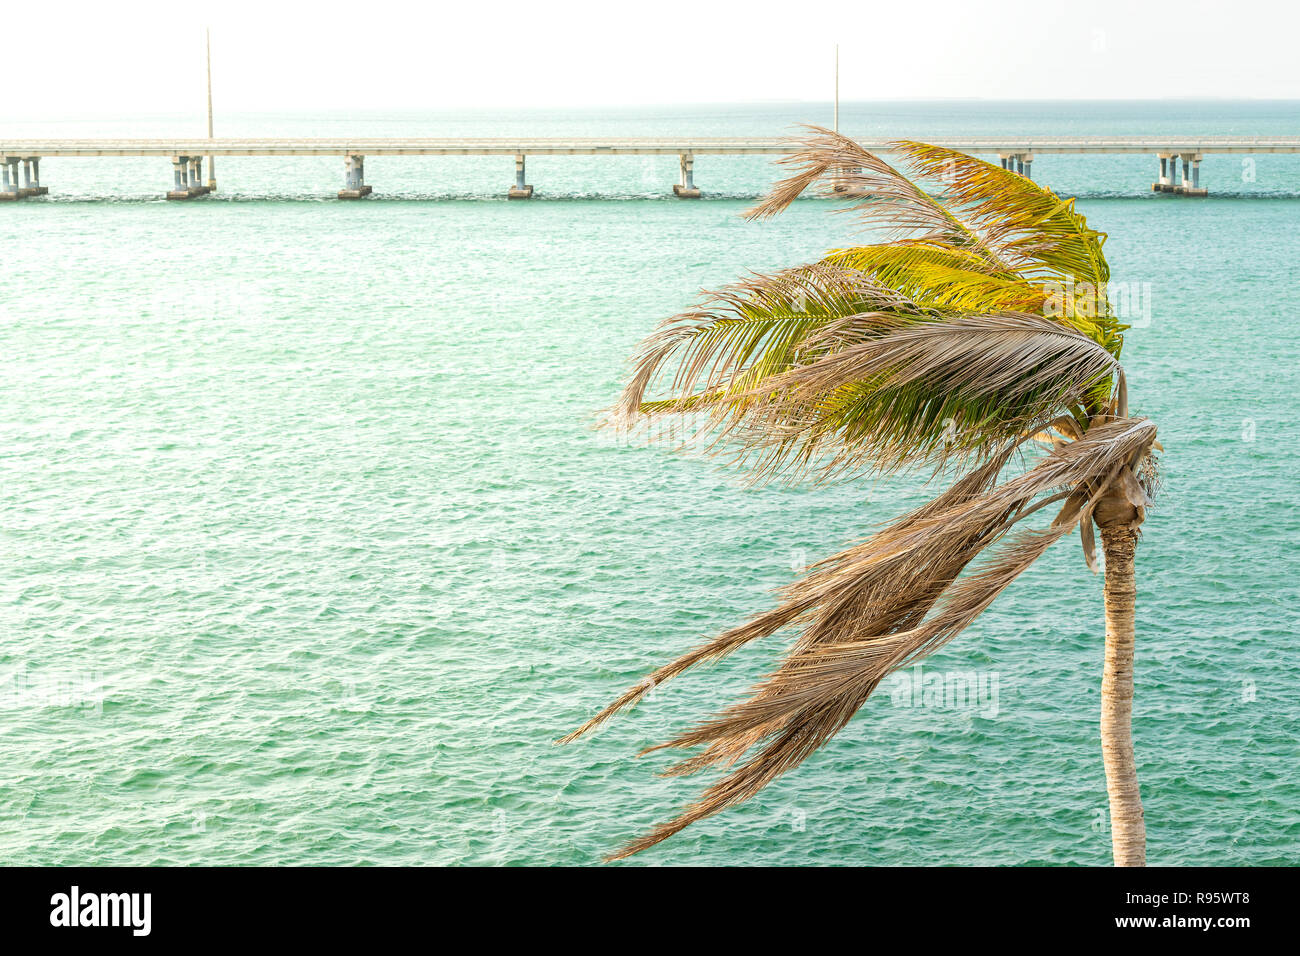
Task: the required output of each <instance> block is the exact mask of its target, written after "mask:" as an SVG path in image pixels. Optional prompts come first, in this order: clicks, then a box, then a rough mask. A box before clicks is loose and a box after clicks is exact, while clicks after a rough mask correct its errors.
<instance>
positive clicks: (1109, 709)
mask: <svg viewBox="0 0 1300 956" xmlns="http://www.w3.org/2000/svg"><path fill="white" fill-rule="evenodd" d="M1137 538H1138V532H1137V529H1136V528H1133V527H1129V526H1128V525H1126V524H1117V525H1112V526H1110V527H1108V528H1102V529H1101V542H1102V548H1103V550H1104V553H1105V555H1106V666H1105V670H1104V671H1103V672H1102V678H1101V756H1102V762H1103V763H1104V764H1105V766H1106V791H1107V792H1108V793H1109V795H1110V835H1111V847H1112V850H1113V852H1114V854H1115V865H1116V866H1146V859H1147V850H1146V840H1147V831H1146V823H1145V822H1144V821H1143V819H1142V797H1141V794H1139V793H1138V779H1137V765H1136V763H1135V762H1134V759H1133V730H1132V716H1133V603H1134V598H1135V597H1136V596H1137V584H1136V582H1135V579H1134V575H1133V553H1134V552H1135V551H1136V550H1137Z"/></svg>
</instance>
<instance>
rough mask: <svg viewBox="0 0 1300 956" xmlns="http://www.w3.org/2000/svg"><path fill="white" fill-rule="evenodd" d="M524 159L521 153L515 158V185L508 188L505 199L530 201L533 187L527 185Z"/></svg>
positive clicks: (526, 170)
mask: <svg viewBox="0 0 1300 956" xmlns="http://www.w3.org/2000/svg"><path fill="white" fill-rule="evenodd" d="M525 163H526V157H525V156H524V155H523V153H519V154H517V155H516V156H515V184H514V185H513V186H511V187H510V191H509V192H508V193H506V198H507V199H532V198H533V187H532V186H530V185H528V183H527V179H528V169H527V166H526V165H525Z"/></svg>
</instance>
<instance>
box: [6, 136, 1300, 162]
mask: <svg viewBox="0 0 1300 956" xmlns="http://www.w3.org/2000/svg"><path fill="white" fill-rule="evenodd" d="M859 142H861V143H862V145H863V146H865V147H867V148H868V149H875V150H887V148H888V141H887V140H860V141H859ZM940 142H941V143H942V144H943V145H945V146H948V147H951V148H953V149H958V150H961V151H962V152H965V153H1001V154H1011V153H1038V154H1046V153H1171V154H1172V153H1300V139H1231V138H1223V137H1202V138H1190V139H1155V138H1148V137H1133V138H1114V139H1083V138H1080V139H1051V140H1044V139H1022V140H1017V139H997V140H993V139H944V140H940ZM791 149H792V142H791V141H790V140H787V139H775V138H736V137H703V138H701V137H692V138H672V137H608V138H599V137H591V138H560V137H553V138H546V139H536V138H532V139H510V138H506V137H495V138H481V139H449V138H428V139H411V138H405V139H393V138H367V137H357V138H348V139H343V138H326V139H280V138H264V139H232V138H217V139H51V140H35V139H11V140H0V156H42V157H50V156H346V155H364V156H497V155H528V156H558V155H576V156H603V155H617V154H640V155H656V154H662V155H669V154H672V155H683V154H684V155H696V156H700V155H746V154H750V155H752V154H771V155H779V154H782V153H788V152H790V151H791Z"/></svg>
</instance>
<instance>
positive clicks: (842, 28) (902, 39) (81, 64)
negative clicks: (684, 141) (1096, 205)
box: [0, 0, 1300, 122]
mask: <svg viewBox="0 0 1300 956" xmlns="http://www.w3.org/2000/svg"><path fill="white" fill-rule="evenodd" d="M27 10H29V11H30V12H27V11H26V10H25V11H24V12H23V13H21V14H16V15H17V16H20V17H21V18H22V19H24V20H31V21H32V22H31V24H30V26H31V28H30V29H24V30H23V31H21V32H20V33H16V34H14V35H13V36H12V37H10V38H9V39H7V40H6V44H5V50H4V53H3V57H2V59H3V63H4V66H5V71H4V72H5V75H6V77H8V80H9V81H8V82H7V83H6V92H5V96H4V97H2V98H0V122H2V121H3V119H4V117H5V116H6V115H8V116H14V117H18V116H21V117H30V116H44V117H47V118H54V117H62V116H78V115H124V114H147V113H166V112H179V111H185V110H189V109H193V108H196V107H197V108H200V109H201V108H202V105H203V98H204V92H203V86H204V75H203V31H204V28H205V26H210V27H211V30H212V52H213V83H214V99H215V101H216V105H217V109H218V112H220V111H221V110H222V109H225V110H230V111H240V112H243V111H256V110H267V111H281V110H296V109H301V110H304V111H312V112H318V111H327V110H331V109H346V110H364V109H366V108H373V109H378V110H402V109H439V110H441V109H455V108H469V107H503V108H511V107H534V106H536V107H543V106H544V107H599V106H607V105H648V104H656V105H659V104H675V103H682V104H691V103H725V102H761V101H772V100H784V101H790V100H818V101H828V100H830V99H831V97H832V94H833V89H834V87H833V83H834V65H833V64H834V48H835V44H836V43H838V44H839V47H840V97H841V99H842V100H844V101H854V100H898V99H948V98H963V97H979V98H987V99H1158V98H1163V97H1177V98H1229V99H1254V98H1276V99H1300V70H1296V69H1295V68H1294V60H1293V56H1292V46H1293V44H1294V40H1295V36H1296V35H1297V32H1298V29H1297V28H1300V5H1297V4H1294V3H1292V2H1291V0H1272V2H1269V0H1239V2H1222V0H1184V2H1181V3H1142V2H1138V0H1091V2H1089V0H1077V2H1072V3H1068V2H1056V0H1038V2H1020V0H966V2H960V0H924V2H910V3H900V2H897V0H891V2H888V3H877V2H872V0H859V2H850V3H835V4H825V3H817V4H813V3H794V2H788V0H787V2H785V3H770V2H765V0H750V2H745V3H708V2H699V3H693V2H680V0H679V2H676V3H658V4H646V3H627V2H619V0H609V2H601V3H588V2H567V3H566V2H563V0H550V2H535V3H531V4H530V3H515V2H503V0H492V2H477V3H474V2H469V3H467V2H464V0H461V2H457V3H442V2H436V3H429V4H425V5H420V6H417V5H415V4H414V3H410V2H407V3H396V2H391V0H353V2H351V3H346V4H344V3H332V2H321V3H311V4H305V3H295V4H276V3H273V2H270V0H263V2H248V0H221V2H214V3H209V4H187V3H177V2H175V0H172V2H169V3H158V2H152V0H148V2H134V3H133V2H130V0H124V2H122V3H117V4H104V3H102V0H99V2H96V3H93V4H91V3H82V2H81V0H69V2H63V3H60V4H46V5H44V6H41V5H37V6H35V7H30V8H27Z"/></svg>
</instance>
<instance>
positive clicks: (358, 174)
mask: <svg viewBox="0 0 1300 956" xmlns="http://www.w3.org/2000/svg"><path fill="white" fill-rule="evenodd" d="M371 192H372V190H371V188H370V187H369V186H367V185H366V157H364V156H349V157H348V158H347V159H346V160H345V162H344V170H343V188H342V189H340V190H339V198H340V199H361V198H362V197H364V196H369V195H370V193H371Z"/></svg>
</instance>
